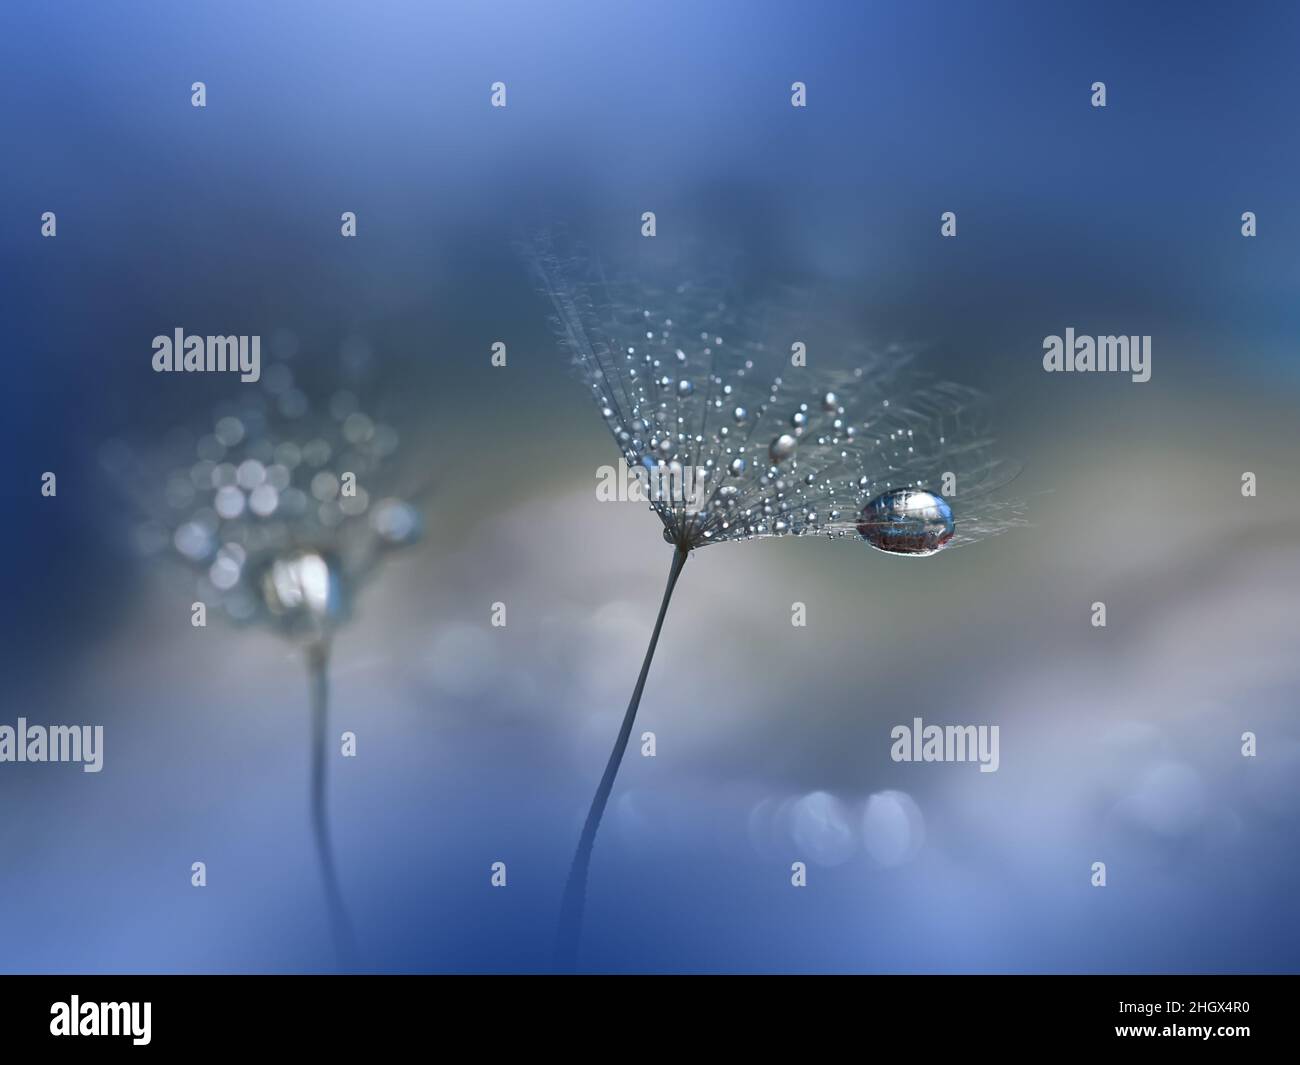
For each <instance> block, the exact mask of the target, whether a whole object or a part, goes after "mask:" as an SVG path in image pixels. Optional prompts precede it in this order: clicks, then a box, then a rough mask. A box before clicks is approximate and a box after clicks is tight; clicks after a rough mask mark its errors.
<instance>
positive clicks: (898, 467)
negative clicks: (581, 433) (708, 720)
mask: <svg viewBox="0 0 1300 1065" xmlns="http://www.w3.org/2000/svg"><path fill="white" fill-rule="evenodd" d="M532 258H533V261H534V264H535V266H536V268H537V273H538V275H539V277H540V279H541V285H542V288H543V290H544V291H545V292H546V294H547V296H548V297H549V298H550V300H551V303H552V305H553V307H554V310H555V315H554V324H555V326H556V330H557V333H558V336H559V338H560V340H561V342H562V344H563V345H564V346H565V347H566V348H567V349H568V350H569V351H570V353H571V354H572V356H573V359H574V362H575V364H576V366H577V368H578V371H579V372H580V374H581V375H582V378H583V380H584V381H585V382H586V383H587V385H588V387H589V388H590V390H591V394H592V397H593V399H594V400H595V401H596V404H597V407H598V409H599V410H600V412H601V415H602V417H603V418H604V420H605V424H606V426H607V427H608V428H609V431H610V433H611V434H612V435H613V437H614V440H615V442H616V443H617V444H618V446H619V448H620V449H621V451H622V453H623V456H624V459H625V460H626V462H627V463H628V465H629V467H636V466H648V467H650V468H652V469H653V468H655V467H657V466H659V465H666V466H668V467H670V468H679V467H688V466H689V467H694V468H695V469H697V470H698V471H700V472H699V473H698V474H697V476H702V477H703V478H704V482H705V483H704V491H703V493H702V495H701V497H700V498H701V499H702V500H703V501H702V502H698V501H697V502H694V503H692V502H681V501H672V500H657V501H652V502H651V503H650V507H651V509H652V510H654V511H655V513H656V514H657V515H658V516H659V519H660V521H662V522H663V525H664V539H665V540H667V541H668V542H669V543H673V544H676V545H679V546H680V547H682V548H684V549H686V550H691V549H694V548H698V547H703V546H707V545H708V544H713V543H720V542H723V541H732V540H749V539H755V538H758V537H765V536H803V535H809V534H818V533H820V534H823V535H826V536H828V537H831V538H842V537H859V536H860V537H861V538H862V539H863V540H865V541H866V542H867V543H869V544H871V546H873V547H876V548H878V549H880V550H882V551H887V552H891V553H897V554H913V555H925V554H933V553H934V552H935V551H937V550H939V549H940V548H943V547H946V546H953V545H959V544H965V543H971V542H973V541H975V540H978V539H981V538H983V537H985V536H988V535H991V534H994V533H997V532H1001V531H1002V530H1003V529H1005V528H1008V527H1010V526H1012V525H1015V524H1019V523H1020V517H1019V507H1018V506H1017V505H1016V504H1014V503H998V502H996V501H993V500H991V499H990V498H989V493H990V492H992V491H993V490H994V489H996V488H998V487H1000V486H1002V485H1004V484H1005V483H1006V482H1007V481H1009V480H1010V479H1011V477H1012V476H1014V474H1015V472H1016V471H1015V468H1014V467H1012V466H1009V465H1006V464H1004V463H1001V462H998V461H996V460H995V459H994V458H993V457H992V439H991V437H990V435H989V433H988V420H989V419H988V414H987V408H986V404H985V402H984V398H983V396H982V395H981V394H980V393H978V392H975V391H974V390H972V389H968V388H964V387H962V386H960V385H955V384H951V383H946V382H937V381H932V380H930V379H928V378H926V377H925V376H923V375H921V374H919V373H917V372H915V370H914V369H913V367H912V360H911V357H910V355H909V353H908V352H906V351H904V350H901V349H898V348H891V349H887V350H885V351H880V352H868V351H857V352H854V353H853V358H854V361H855V362H856V363H857V365H856V366H854V367H853V368H851V369H838V370H837V369H828V368H824V367H822V366H820V365H819V366H818V367H817V368H813V367H809V366H795V365H792V364H791V361H790V357H789V356H790V345H791V343H792V341H794V340H797V339H798V337H799V333H797V332H791V331H789V330H788V329H783V328H782V327H781V326H780V325H779V324H778V323H777V321H776V319H778V317H779V312H778V311H776V310H774V309H773V308H772V307H770V306H765V307H763V308H761V309H759V310H757V311H756V310H754V309H752V308H749V307H747V306H744V305H742V303H741V301H736V300H732V299H730V298H728V296H727V295H726V294H725V291H724V290H723V289H721V288H719V287H716V286H709V285H699V284H694V283H689V282H682V283H678V284H676V285H673V286H671V287H666V288H662V287H655V286H653V285H648V284H644V283H630V284H629V283H612V282H610V281H608V280H606V279H605V278H604V277H602V276H598V275H597V273H596V268H595V267H594V266H593V264H592V262H591V260H590V258H589V257H587V256H585V255H583V254H581V253H572V252H570V253H561V252H560V251H558V250H557V249H556V246H555V242H554V241H553V240H550V239H544V240H543V241H541V242H539V244H538V245H537V246H536V247H535V248H534V249H532ZM819 350H822V351H823V352H824V353H825V357H826V361H827V362H829V361H831V359H832V357H838V356H842V355H843V354H844V352H843V351H827V350H826V346H825V345H823V346H821V348H820V349H819ZM946 483H951V484H953V485H954V486H955V490H953V491H952V492H951V499H949V498H946V497H940V496H939V494H938V491H937V489H938V488H939V486H940V485H941V484H946ZM950 503H951V508H950ZM864 530H865V531H864Z"/></svg>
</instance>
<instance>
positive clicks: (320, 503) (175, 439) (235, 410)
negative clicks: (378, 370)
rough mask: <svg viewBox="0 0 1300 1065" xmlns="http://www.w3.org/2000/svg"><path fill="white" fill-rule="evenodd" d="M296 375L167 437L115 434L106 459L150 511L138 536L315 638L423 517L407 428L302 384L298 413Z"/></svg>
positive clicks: (299, 635)
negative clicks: (125, 440)
mask: <svg viewBox="0 0 1300 1065" xmlns="http://www.w3.org/2000/svg"><path fill="white" fill-rule="evenodd" d="M276 365H278V364H273V365H272V366H270V367H268V371H271V370H274V369H275V366H276ZM287 375H288V370H287V368H286V369H285V372H284V373H274V372H268V373H266V374H264V375H263V377H264V381H265V382H267V385H268V386H269V387H261V388H258V389H248V390H246V391H244V390H241V392H240V395H239V397H238V399H237V400H235V401H234V402H231V403H227V404H225V405H223V407H222V408H221V409H219V410H217V411H216V412H214V414H213V415H212V417H211V418H210V419H209V420H207V421H206V422H202V421H201V422H199V423H198V424H197V425H190V426H188V427H182V428H180V429H178V430H175V431H174V432H173V433H171V434H169V436H168V438H167V440H166V441H165V443H163V444H162V445H161V446H157V447H152V448H140V449H133V448H131V447H128V446H126V445H124V444H121V443H119V442H114V443H113V444H112V445H111V446H110V447H106V448H105V449H104V450H105V454H106V455H108V456H112V463H111V466H110V464H109V462H108V461H105V466H106V468H109V472H111V473H112V474H113V476H114V477H115V478H116V480H117V481H118V483H119V484H120V485H121V486H122V487H123V489H124V490H125V491H127V492H128V493H129V495H130V496H131V498H132V500H133V502H134V503H135V504H136V505H137V508H138V509H139V510H140V511H142V512H143V514H144V515H145V520H144V521H143V522H142V524H141V526H140V528H139V529H138V530H137V532H136V535H135V537H134V539H135V542H136V543H137V544H138V545H139V546H140V547H141V548H142V549H144V550H147V551H149V552H150V553H157V552H159V551H164V550H168V549H170V550H172V551H174V552H175V554H176V556H177V557H179V558H180V560H181V561H183V562H184V563H186V564H187V565H188V566H189V567H190V568H191V569H192V570H193V572H194V573H195V574H196V581H197V591H198V593H199V595H200V597H201V598H202V600H203V601H204V602H208V603H214V602H215V603H216V604H218V605H219V606H220V607H222V608H223V609H224V612H225V613H226V614H227V615H228V616H229V617H230V618H231V619H232V620H234V621H237V622H242V623H262V624H265V625H267V626H269V627H271V628H272V629H274V630H276V631H278V632H280V633H281V634H283V635H286V636H289V637H291V638H295V639H302V640H307V641H315V640H320V639H322V638H325V637H328V636H329V635H330V634H331V633H332V632H333V631H334V630H335V629H337V628H338V627H339V626H340V625H342V624H343V623H344V622H345V621H347V620H348V618H349V616H350V604H351V603H352V601H353V599H354V597H355V594H356V592H357V590H358V589H359V587H360V586H361V585H362V584H363V583H364V581H365V580H366V579H367V578H368V577H369V576H370V575H371V573H372V572H373V571H374V569H375V568H376V567H377V565H378V563H379V562H380V561H381V559H382V558H383V557H384V556H385V555H386V554H387V553H388V552H389V551H390V550H393V549H396V548H400V547H403V546H405V545H408V544H411V543H413V542H415V541H416V540H417V539H418V538H419V535H420V532H421V528H422V522H421V519H420V514H419V511H418V510H417V509H416V507H415V506H414V505H413V504H412V503H411V502H410V501H409V499H408V498H407V494H408V493H406V492H404V491H400V490H399V485H398V484H397V483H396V482H397V481H398V480H399V479H402V477H403V475H402V473H401V471H400V467H399V466H398V465H397V464H396V456H397V455H398V451H399V447H398V444H399V437H398V433H397V431H396V429H395V428H394V427H393V426H392V425H389V424H387V423H386V422H385V421H384V420H383V419H381V418H379V417H377V416H376V415H375V413H374V411H373V410H371V409H367V408H366V407H365V405H364V404H363V402H362V400H361V399H360V398H358V396H357V395H355V394H354V393H352V392H351V391H336V392H334V393H333V394H332V395H330V396H329V398H328V400H327V401H323V402H321V403H319V404H313V403H312V402H311V400H310V399H309V398H308V396H307V393H306V392H301V393H299V395H300V396H301V402H295V403H293V404H291V405H290V406H291V409H290V410H288V411H286V409H285V405H284V403H283V400H284V396H285V394H286V392H285V388H286V381H287V380H289V379H291V378H290V377H289V376H287ZM377 402H378V401H377ZM345 474H346V475H350V476H349V477H347V479H346V487H345V477H344V475H345ZM408 487H409V486H408Z"/></svg>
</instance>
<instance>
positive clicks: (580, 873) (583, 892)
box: [555, 546, 689, 971]
mask: <svg viewBox="0 0 1300 1065" xmlns="http://www.w3.org/2000/svg"><path fill="white" fill-rule="evenodd" d="M688 553H689V552H688V551H687V550H686V549H685V548H683V547H681V546H679V547H678V548H677V549H676V551H675V552H674V553H673V562H672V566H671V568H670V569H669V570H668V586H667V587H666V588H665V589H664V598H663V602H662V603H660V604H659V617H658V618H657V619H656V620H655V628H654V632H653V633H652V634H651V636H650V646H649V647H648V648H646V653H645V661H644V662H642V663H641V675H640V676H639V677H637V681H636V688H635V689H634V690H633V692H632V700H631V702H629V703H628V704H627V713H625V714H624V715H623V727H622V728H620V729H619V731H618V739H617V740H615V741H614V749H613V751H611V752H610V755H609V762H608V763H607V764H606V765H605V775H604V776H602V777H601V778H600V787H598V788H597V789H596V797H595V798H594V799H592V800H591V809H590V810H588V811H587V820H586V823H585V824H584V825H583V826H582V836H581V837H580V838H579V840H578V849H577V851H576V852H574V855H573V864H572V865H571V866H570V867H569V880H568V883H567V884H565V886H564V900H563V902H562V903H561V905H560V932H559V941H558V943H557V944H556V950H555V959H556V966H557V968H560V969H562V970H566V971H567V970H571V969H573V968H574V967H575V966H576V964H577V960H578V945H579V940H580V939H581V937H582V911H583V907H584V906H585V905H586V900H587V870H588V869H589V867H590V866H591V850H592V847H593V846H594V845H595V842H596V830H597V829H598V828H600V818H601V815H602V814H604V812H605V805H606V804H607V803H608V802H609V794H610V792H611V791H613V790H614V778H615V777H616V776H617V775H618V767H619V765H620V764H621V763H622V761H623V752H624V751H626V750H627V741H628V739H629V738H630V737H631V735H632V724H633V722H634V721H635V720H636V711H637V707H638V706H640V705H641V692H642V691H644V689H645V681H646V677H647V676H648V675H649V673H650V662H651V661H652V660H653V659H654V655H655V646H656V645H657V644H658V643H659V631H660V630H661V629H662V628H663V625H664V617H665V616H666V615H667V613H668V601H669V600H670V599H671V598H672V595H673V587H674V586H675V585H676V584H677V578H678V577H679V576H680V575H681V572H682V567H683V566H684V565H685V564H686V556H687V554H688Z"/></svg>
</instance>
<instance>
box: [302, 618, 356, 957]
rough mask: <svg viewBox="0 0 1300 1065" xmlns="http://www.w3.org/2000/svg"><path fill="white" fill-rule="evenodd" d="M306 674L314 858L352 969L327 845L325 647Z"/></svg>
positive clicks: (315, 649) (349, 937)
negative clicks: (309, 688)
mask: <svg viewBox="0 0 1300 1065" xmlns="http://www.w3.org/2000/svg"><path fill="white" fill-rule="evenodd" d="M307 672H308V676H309V679H310V683H311V730H312V744H311V821H312V830H313V832H314V834H315V837H316V857H317V858H318V859H319V861H320V875H321V883H322V885H323V886H324V888H325V905H326V907H327V908H328V909H329V919H330V930H331V932H332V933H333V936H334V946H335V949H336V950H337V951H338V957H339V962H340V964H341V965H342V966H343V967H344V968H345V969H351V968H354V967H355V964H356V958H357V948H356V938H355V936H354V935H353V932H352V921H351V919H350V918H349V917H348V911H347V907H346V906H345V905H344V903H343V893H342V891H340V889H339V881H338V874H337V872H336V871H335V868H334V850H333V847H332V846H331V845H330V830H329V818H328V815H327V812H326V788H325V785H326V777H325V770H326V765H327V755H326V752H327V749H328V742H329V741H328V731H329V722H328V718H329V644H328V643H327V642H325V641H321V642H319V643H315V644H313V645H312V646H311V647H310V648H309V649H308V651H307Z"/></svg>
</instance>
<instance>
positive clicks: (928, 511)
mask: <svg viewBox="0 0 1300 1065" xmlns="http://www.w3.org/2000/svg"><path fill="white" fill-rule="evenodd" d="M858 532H859V533H860V534H861V536H862V538H863V539H864V540H866V541H867V543H869V544H870V545H871V546H872V547H874V548H876V549H877V550H880V551H888V552H890V553H891V554H896V555H933V554H934V553H935V552H936V551H939V550H940V549H941V548H943V546H944V545H945V544H947V543H948V541H949V540H951V539H952V534H953V520H952V508H951V507H950V506H949V505H948V502H947V500H945V499H944V498H943V497H942V496H939V495H935V494H934V493H933V492H927V491H924V490H923V489H919V488H895V489H892V490H891V491H888V492H884V493H882V494H880V495H878V496H876V498H875V499H873V500H871V502H870V503H868V504H867V505H866V506H865V507H863V508H862V516H861V517H860V518H859V519H858Z"/></svg>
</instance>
